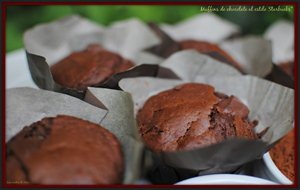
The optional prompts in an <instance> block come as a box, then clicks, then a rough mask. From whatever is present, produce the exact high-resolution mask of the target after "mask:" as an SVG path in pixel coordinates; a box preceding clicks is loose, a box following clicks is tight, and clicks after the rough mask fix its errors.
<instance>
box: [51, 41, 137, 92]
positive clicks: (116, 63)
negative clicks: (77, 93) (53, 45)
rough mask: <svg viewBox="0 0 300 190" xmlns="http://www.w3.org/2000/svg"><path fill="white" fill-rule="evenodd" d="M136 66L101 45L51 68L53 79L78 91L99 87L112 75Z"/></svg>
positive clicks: (89, 47) (65, 59)
mask: <svg viewBox="0 0 300 190" xmlns="http://www.w3.org/2000/svg"><path fill="white" fill-rule="evenodd" d="M133 66H134V64H133V63H132V62H131V61H129V60H126V59H123V58H122V57H121V56H120V55H118V54H116V53H112V52H109V51H107V50H105V49H103V48H102V47H100V46H99V45H95V44H91V45H89V46H88V47H87V48H86V49H85V50H83V51H79V52H74V53H72V54H70V55H69V56H67V57H66V58H64V59H62V60H61V61H59V62H58V63H56V64H54V65H52V66H51V73H52V76H53V79H54V81H55V82H57V83H58V84H60V85H62V86H64V87H68V88H72V89H78V90H84V89H86V88H87V87H89V86H98V85H100V84H101V83H102V82H104V81H105V80H106V79H108V78H109V77H110V76H111V75H113V74H115V73H119V72H122V71H126V70H128V69H129V68H131V67H133Z"/></svg>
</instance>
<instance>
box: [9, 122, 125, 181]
mask: <svg viewBox="0 0 300 190" xmlns="http://www.w3.org/2000/svg"><path fill="white" fill-rule="evenodd" d="M7 150H8V151H7V152H8V154H7V158H6V165H7V167H6V174H7V182H8V183H15V182H20V183H22V182H23V183H34V184H120V183H122V179H123V171H124V163H123V162H124V161H123V154H122V151H121V146H120V144H119V142H118V140H117V138H116V137H115V136H114V135H113V134H112V133H111V132H109V131H108V130H107V129H105V128H103V127H101V126H100V125H97V124H94V123H91V122H88V121H84V120H82V119H79V118H75V117H71V116H57V117H48V118H44V119H42V120H40V121H38V122H35V123H33V124H31V125H30V126H27V127H24V128H23V130H22V131H20V132H19V133H18V134H17V135H16V136H14V137H13V138H12V139H11V140H10V141H9V142H8V143H7Z"/></svg>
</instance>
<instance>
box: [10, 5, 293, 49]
mask: <svg viewBox="0 0 300 190" xmlns="http://www.w3.org/2000/svg"><path fill="white" fill-rule="evenodd" d="M201 7H207V6H185V5H180V6H150V5H149V6H144V5H143V6H141V5H89V6H82V5H80V6H78V5H77V6H76V5H73V6H62V5H61V6H60V5H55V6H8V7H7V21H6V51H7V52H9V51H12V50H15V49H19V48H22V47H23V41H22V36H23V33H24V31H25V30H26V29H28V28H31V27H33V26H34V25H36V24H38V23H43V22H49V21H53V20H55V19H58V18H61V17H63V16H67V15H71V14H79V15H81V16H83V17H86V18H89V19H91V20H93V21H95V22H98V23H100V24H102V25H109V24H110V23H112V22H114V21H117V20H123V19H126V18H131V17H137V18H140V19H141V20H143V21H145V22H148V21H153V22H156V23H162V22H164V23H170V24H173V23H177V22H179V21H182V20H184V19H187V18H189V17H191V16H193V15H197V14H200V13H201V11H200V8H201ZM215 7H217V6H215ZM215 13H216V14H217V15H219V16H221V17H223V18H225V19H228V20H230V21H232V22H234V23H236V24H238V25H239V26H241V28H242V32H243V34H262V33H263V32H264V31H265V30H266V28H267V27H268V26H269V25H270V24H272V23H273V22H275V21H277V20H279V19H287V20H293V11H289V12H284V11H280V12H279V11H278V12H215Z"/></svg>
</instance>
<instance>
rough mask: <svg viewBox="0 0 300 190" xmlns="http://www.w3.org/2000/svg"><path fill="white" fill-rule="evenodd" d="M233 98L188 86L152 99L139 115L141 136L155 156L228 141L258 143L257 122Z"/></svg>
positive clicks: (207, 89) (241, 104)
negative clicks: (250, 119)
mask: <svg viewBox="0 0 300 190" xmlns="http://www.w3.org/2000/svg"><path fill="white" fill-rule="evenodd" d="M248 113H249V109H248V108H247V106H246V105H244V104H243V103H242V102H241V101H240V100H238V99H237V98H236V97H234V96H227V95H225V94H222V93H218V92H215V91H214V88H213V87H212V86H210V85H206V84H199V83H187V84H183V85H180V86H177V87H175V88H173V89H170V90H166V91H164V92H161V93H159V94H157V95H154V96H152V97H150V98H149V99H148V100H147V101H146V102H145V104H144V106H143V108H141V109H140V110H139V112H138V114H137V121H138V127H139V131H140V134H141V136H142V138H143V140H144V141H145V143H146V145H147V147H148V148H150V149H151V150H152V151H155V152H162V151H164V152H169V151H177V150H190V149H194V148H200V147H204V146H208V145H211V144H215V143H219V142H222V141H224V140H226V139H229V138H235V137H237V138H246V139H256V138H257V135H256V133H255V132H254V130H253V129H254V127H255V126H256V124H257V123H256V122H250V121H249V120H248Z"/></svg>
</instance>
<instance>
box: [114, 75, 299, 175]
mask: <svg viewBox="0 0 300 190" xmlns="http://www.w3.org/2000/svg"><path fill="white" fill-rule="evenodd" d="M187 81H188V80H186V81H181V80H168V79H157V78H151V77H139V78H127V79H123V80H121V81H120V84H119V85H120V87H121V88H122V89H123V90H124V91H127V92H130V93H131V94H132V97H133V101H134V103H135V104H134V105H135V113H136V112H137V110H138V109H140V108H141V107H142V105H143V104H144V102H145V101H146V100H147V99H148V98H149V97H151V96H152V95H154V94H157V93H159V92H161V91H164V90H166V89H170V88H172V87H174V86H176V85H178V84H182V83H185V82H187ZM193 82H201V83H206V84H210V85H212V86H214V87H215V88H216V90H217V91H219V92H223V93H225V94H228V95H231V94H232V95H235V96H236V97H238V98H239V99H240V100H241V101H242V102H243V103H245V104H246V105H247V106H248V108H249V110H250V114H249V119H250V120H255V119H257V120H258V121H259V124H258V126H257V127H256V131H257V132H261V131H263V130H264V129H266V128H267V127H269V129H268V130H267V132H266V134H265V135H264V136H263V137H262V140H263V141H261V140H242V139H232V140H226V141H224V142H222V143H219V144H215V145H211V146H208V147H206V148H199V149H195V150H192V151H179V152H172V153H163V154H160V155H159V156H160V157H161V158H162V160H164V162H165V163H166V164H167V165H169V166H171V167H174V168H180V169H187V170H190V171H197V172H200V174H207V173H220V172H228V171H232V170H233V169H234V168H235V169H236V168H237V167H238V166H241V165H242V164H245V163H247V162H249V161H252V160H255V159H257V158H260V157H261V156H262V155H263V154H264V153H265V152H266V151H267V150H268V149H269V148H270V147H271V146H272V145H273V144H274V143H275V142H276V141H277V140H279V139H280V138H281V137H283V136H284V135H285V134H286V133H287V132H288V131H289V130H290V129H292V127H293V110H294V107H293V105H294V104H293V103H294V102H293V101H294V91H293V90H292V89H289V88H286V87H283V86H281V85H278V84H275V83H272V82H268V81H266V80H263V79H259V78H257V77H253V76H222V77H218V76H197V77H196V79H195V80H193Z"/></svg>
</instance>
